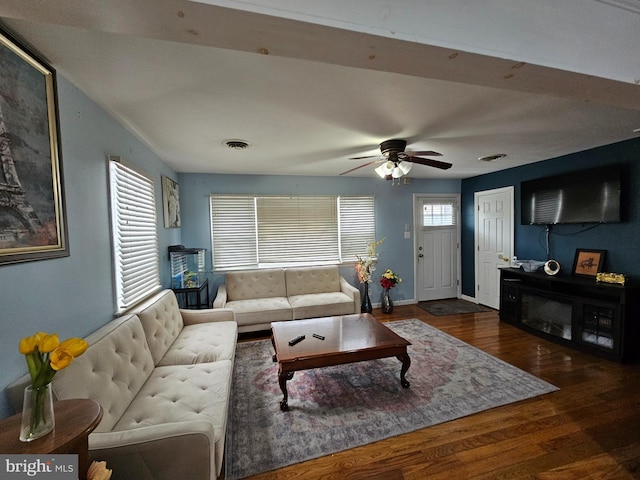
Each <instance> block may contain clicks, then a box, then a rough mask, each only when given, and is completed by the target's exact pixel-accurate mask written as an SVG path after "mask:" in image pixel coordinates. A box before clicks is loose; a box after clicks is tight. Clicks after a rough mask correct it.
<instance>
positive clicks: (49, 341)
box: [36, 332, 60, 353]
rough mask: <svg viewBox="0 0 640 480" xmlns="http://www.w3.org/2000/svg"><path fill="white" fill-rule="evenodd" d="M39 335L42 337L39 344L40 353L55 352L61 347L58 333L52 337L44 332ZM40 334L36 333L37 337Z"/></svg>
mask: <svg viewBox="0 0 640 480" xmlns="http://www.w3.org/2000/svg"><path fill="white" fill-rule="evenodd" d="M38 333H39V334H41V335H42V336H41V337H40V339H39V342H38V351H39V352H40V353H49V352H53V351H54V350H55V349H56V348H58V345H60V339H59V338H58V334H57V333H54V334H52V335H49V334H48V333H44V332H38ZM38 333H36V335H38Z"/></svg>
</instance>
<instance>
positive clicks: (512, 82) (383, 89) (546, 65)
mask: <svg viewBox="0 0 640 480" xmlns="http://www.w3.org/2000/svg"><path fill="white" fill-rule="evenodd" d="M577 2H579V4H580V6H578V4H577ZM214 3H215V4H216V5H214ZM532 4H535V5H532ZM472 5H473V6H471V5H469V2H465V1H463V0H449V1H447V2H444V1H437V0H429V1H425V0H413V1H412V0H396V1H395V2H393V3H391V2H384V1H381V0H375V1H374V0H367V1H366V2H365V1H364V0H351V1H350V2H344V1H331V2H329V1H327V2H311V1H307V0H305V1H301V0H297V1H293V0H289V1H287V0H269V1H267V0H262V1H258V0H256V1H254V2H241V1H206V2H194V1H189V0H165V1H158V0H136V1H135V2H131V1H130V0H108V1H107V0H57V1H56V2H40V1H36V0H3V5H2V6H0V17H2V22H3V23H4V25H5V26H6V27H8V29H9V30H11V31H12V32H14V33H16V34H17V36H18V37H19V38H20V39H23V40H25V41H26V42H28V43H29V44H31V45H33V46H34V47H35V48H36V49H37V51H38V52H40V53H41V54H42V55H43V56H44V57H45V58H46V59H47V60H48V61H49V62H51V64H52V65H53V66H54V68H56V69H57V70H58V72H59V74H61V75H63V76H64V77H65V78H67V79H68V80H70V81H71V82H72V83H74V84H75V85H76V86H78V88H80V89H81V90H82V91H84V92H85V93H86V94H87V95H88V96H89V97H91V98H92V99H93V100H94V101H95V102H96V103H98V104H100V105H101V106H102V107H104V108H105V109H106V110H107V111H109V112H110V113H111V114H112V115H113V116H114V117H115V118H117V119H118V120H119V121H120V122H121V123H123V124H124V125H125V126H126V127H127V128H128V129H130V130H131V131H132V132H134V133H135V134H136V135H137V136H138V137H140V138H141V139H142V140H143V141H144V142H145V143H146V144H147V145H148V146H149V147H150V148H151V149H153V151H155V152H156V153H157V154H158V155H159V156H160V157H161V158H162V159H163V160H164V161H166V162H167V164H169V165H170V166H171V167H172V168H174V169H175V170H176V171H177V172H202V173H240V174H242V173H253V174H276V175H328V176H335V175H338V174H339V173H341V172H343V171H345V170H348V169H350V168H353V167H355V166H357V165H359V164H360V163H364V162H360V163H358V161H355V160H350V159H349V157H353V156H364V155H375V154H377V153H379V150H378V147H377V145H378V144H379V143H380V142H382V141H383V140H387V139H390V138H403V139H406V140H407V142H408V144H409V146H408V148H407V150H436V151H438V152H441V153H442V154H443V157H442V160H445V161H447V162H450V163H453V168H451V169H450V170H446V171H441V170H436V169H433V168H429V167H425V166H420V165H417V166H415V167H414V168H413V170H412V171H411V173H410V176H411V177H414V178H466V177H470V176H474V175H478V174H483V173H488V172H491V171H495V170H501V169H504V168H510V167H513V166H517V165H522V164H526V163H531V162H536V161H540V160H545V159H548V158H553V157H556V156H560V155H564V154H568V153H573V152H577V151H581V150H585V149H589V148H593V147H596V146H600V145H605V144H609V143H614V142H618V141H622V140H626V139H629V138H634V137H637V136H638V134H637V133H634V132H633V130H634V129H637V128H640V85H639V84H640V56H638V55H637V52H636V50H637V46H638V45H640V2H638V0H590V1H589V2H586V1H585V0H566V1H565V2H563V9H560V8H559V7H558V4H557V2H556V0H537V1H536V2H531V1H530V0H484V1H483V2H474V3H473V4H472ZM229 7H233V8H229ZM240 9H242V10H240ZM576 12H580V13H579V14H578V13H576ZM583 33H586V35H583ZM228 139H243V140H246V141H248V142H250V143H251V146H250V148H248V149H245V150H231V149H229V148H227V147H226V146H225V145H224V141H225V140H228ZM112 153H114V154H119V153H120V152H112ZM494 153H505V154H507V157H506V158H504V159H501V160H496V161H495V162H491V163H486V162H479V161H478V160H477V159H478V157H480V156H483V155H489V154H494ZM122 154H123V156H125V157H126V152H124V153H122ZM349 176H366V177H373V176H375V173H374V172H373V167H366V168H362V169H359V170H357V171H355V172H353V173H350V174H349Z"/></svg>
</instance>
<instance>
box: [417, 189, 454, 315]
mask: <svg viewBox="0 0 640 480" xmlns="http://www.w3.org/2000/svg"><path fill="white" fill-rule="evenodd" d="M420 198H447V199H449V198H453V199H455V201H456V205H457V215H458V217H457V221H456V242H457V247H458V248H456V262H457V266H456V276H457V277H458V278H457V288H456V298H460V296H461V293H462V265H461V264H462V252H461V250H462V249H461V248H460V246H461V242H462V232H461V229H460V224H461V220H462V219H461V217H462V208H461V205H460V194H459V193H414V194H413V300H414V301H415V302H416V303H418V229H419V228H422V226H421V223H422V222H419V221H418V200H419V199H420ZM406 231H408V230H405V232H406Z"/></svg>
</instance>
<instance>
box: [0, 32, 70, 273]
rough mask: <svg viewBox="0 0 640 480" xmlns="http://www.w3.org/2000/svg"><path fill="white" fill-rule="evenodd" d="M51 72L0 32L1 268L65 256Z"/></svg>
mask: <svg viewBox="0 0 640 480" xmlns="http://www.w3.org/2000/svg"><path fill="white" fill-rule="evenodd" d="M58 125H59V118H58V100H57V85H56V72H55V70H54V69H53V68H52V67H51V66H50V65H48V64H47V63H45V62H44V61H43V60H41V59H40V58H39V57H38V56H37V55H36V54H34V53H33V52H31V51H30V50H28V49H27V48H26V47H24V46H23V45H21V44H20V43H19V42H18V41H17V40H16V39H14V38H13V37H11V35H9V34H8V33H7V32H5V31H4V30H2V29H0V157H1V158H2V162H1V167H0V265H2V264H12V263H18V262H28V261H32V260H45V259H50V258H57V257H66V256H69V244H68V241H67V235H68V230H67V223H66V216H65V202H64V188H63V175H62V155H61V147H60V132H59V127H58Z"/></svg>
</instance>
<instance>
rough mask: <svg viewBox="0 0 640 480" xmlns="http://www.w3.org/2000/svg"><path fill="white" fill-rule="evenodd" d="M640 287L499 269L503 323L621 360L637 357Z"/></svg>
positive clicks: (639, 348) (639, 329)
mask: <svg viewBox="0 0 640 480" xmlns="http://www.w3.org/2000/svg"><path fill="white" fill-rule="evenodd" d="M638 293H640V288H638V286H635V285H634V286H632V285H619V284H609V283H600V282H596V280H595V278H594V279H591V278H585V277H577V276H570V275H555V276H550V275H547V274H545V273H543V272H534V273H527V272H524V271H523V270H521V269H518V268H503V269H501V271H500V320H501V321H504V322H506V323H509V324H511V325H515V326H517V327H519V328H521V329H523V330H525V331H527V332H530V333H533V334H535V335H538V336H540V337H542V338H546V339H548V340H551V341H554V342H556V343H561V344H564V345H567V346H570V347H573V348H575V349H577V350H581V351H584V352H588V353H592V354H595V355H599V356H602V357H605V358H608V359H610V360H614V361H617V362H628V361H632V360H635V359H637V358H638V353H639V351H640V342H639V341H638V340H639V335H638V332H639V331H640V328H638V323H639V322H640V319H639V318H638V313H639V308H638V304H639V302H640V298H638Z"/></svg>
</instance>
